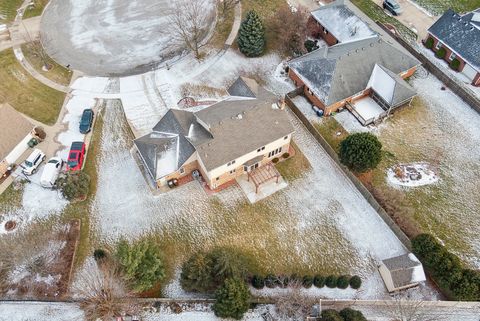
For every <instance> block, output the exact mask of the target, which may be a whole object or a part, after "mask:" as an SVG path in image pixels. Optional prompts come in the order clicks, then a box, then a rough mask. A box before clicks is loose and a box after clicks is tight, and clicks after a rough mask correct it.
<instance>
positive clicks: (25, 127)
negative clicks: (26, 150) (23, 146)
mask: <svg viewBox="0 0 480 321" xmlns="http://www.w3.org/2000/svg"><path fill="white" fill-rule="evenodd" d="M33 127H34V126H33V125H32V124H31V123H30V122H29V121H28V120H27V119H26V118H25V117H24V116H23V115H22V114H20V113H19V112H18V111H16V110H15V109H14V108H13V107H12V106H10V105H8V104H0V137H1V138H0V161H1V160H3V159H4V158H5V157H7V155H8V154H10V152H11V151H12V150H13V149H14V148H15V146H17V145H18V144H19V143H20V142H21V141H22V140H23V139H24V138H25V137H26V136H27V135H28V134H29V133H30V132H31V131H32V129H33Z"/></svg>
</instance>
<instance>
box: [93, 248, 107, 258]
mask: <svg viewBox="0 0 480 321" xmlns="http://www.w3.org/2000/svg"><path fill="white" fill-rule="evenodd" d="M106 257H107V252H106V251H105V250H104V249H96V250H95V251H93V258H94V259H95V261H100V260H103V259H104V258H106Z"/></svg>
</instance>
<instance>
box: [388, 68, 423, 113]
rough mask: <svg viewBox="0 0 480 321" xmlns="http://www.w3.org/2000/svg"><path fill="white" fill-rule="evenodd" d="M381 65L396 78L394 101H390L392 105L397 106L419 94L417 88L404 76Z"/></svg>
mask: <svg viewBox="0 0 480 321" xmlns="http://www.w3.org/2000/svg"><path fill="white" fill-rule="evenodd" d="M379 67H380V68H382V69H383V70H384V71H385V72H386V73H387V74H388V75H390V77H392V78H393V79H394V80H395V88H394V91H393V98H392V101H389V102H388V103H389V104H390V105H391V106H392V107H396V106H397V105H399V104H402V103H404V102H405V101H406V100H408V99H410V98H412V97H414V96H415V95H416V94H417V92H416V91H415V89H414V88H413V87H412V86H410V85H409V84H408V83H407V82H406V81H405V80H404V79H403V78H402V77H400V76H399V75H397V74H396V73H394V72H392V71H391V70H388V69H387V68H385V67H383V66H380V65H379Z"/></svg>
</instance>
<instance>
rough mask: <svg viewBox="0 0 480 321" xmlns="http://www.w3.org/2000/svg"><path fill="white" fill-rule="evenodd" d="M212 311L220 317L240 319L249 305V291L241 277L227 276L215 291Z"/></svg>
mask: <svg viewBox="0 0 480 321" xmlns="http://www.w3.org/2000/svg"><path fill="white" fill-rule="evenodd" d="M215 299H216V301H215V303H214V304H213V307H212V309H213V311H214V312H215V315H216V316H217V317H220V318H234V319H236V320H240V319H241V318H242V317H243V314H244V313H245V312H247V310H248V308H249V307H250V302H249V301H250V291H249V290H248V287H247V285H246V284H245V282H244V281H243V280H242V279H239V278H228V279H226V280H225V283H224V284H223V285H222V286H221V287H220V288H218V289H217V291H215Z"/></svg>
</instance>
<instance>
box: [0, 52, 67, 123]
mask: <svg viewBox="0 0 480 321" xmlns="http://www.w3.org/2000/svg"><path fill="white" fill-rule="evenodd" d="M0 66H2V67H1V68H0V102H8V103H10V105H12V106H13V107H14V108H15V109H16V110H18V111H20V112H22V113H24V114H26V115H27V116H30V117H32V118H33V119H35V120H38V121H40V122H42V123H44V124H47V125H52V124H54V123H55V121H56V120H57V118H58V113H59V112H60V109H61V107H62V105H63V101H64V99H65V93H62V92H59V91H56V90H54V89H51V88H49V87H47V86H45V85H43V84H42V83H40V82H39V81H37V80H36V79H34V78H33V77H31V76H30V75H29V74H28V73H27V72H26V71H25V70H24V69H23V67H22V66H21V65H20V64H19V63H18V61H17V60H16V58H15V56H14V54H13V50H12V49H8V50H5V51H3V52H0Z"/></svg>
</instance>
